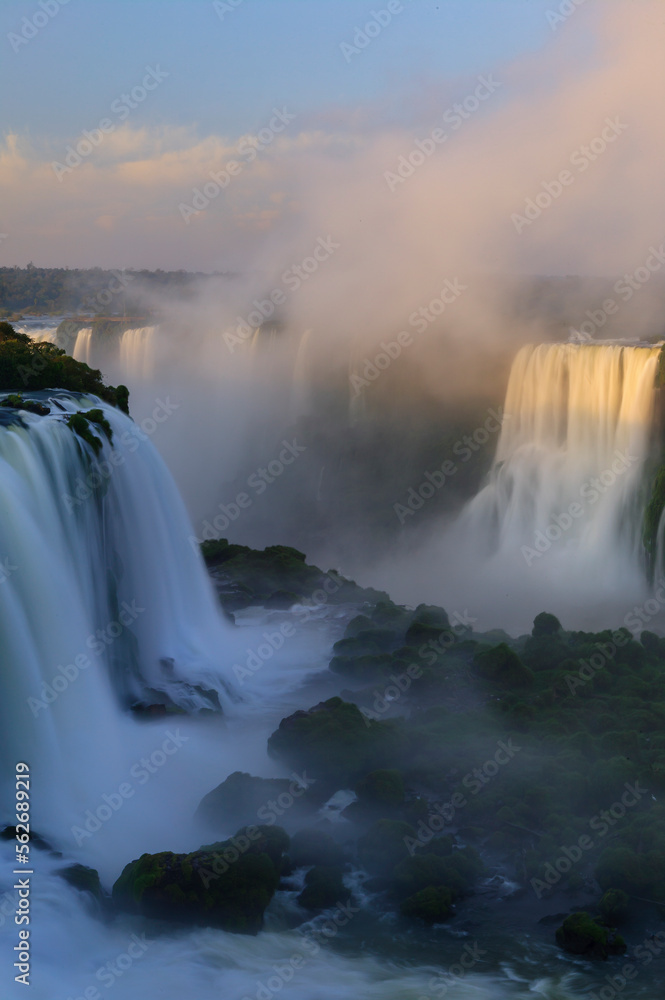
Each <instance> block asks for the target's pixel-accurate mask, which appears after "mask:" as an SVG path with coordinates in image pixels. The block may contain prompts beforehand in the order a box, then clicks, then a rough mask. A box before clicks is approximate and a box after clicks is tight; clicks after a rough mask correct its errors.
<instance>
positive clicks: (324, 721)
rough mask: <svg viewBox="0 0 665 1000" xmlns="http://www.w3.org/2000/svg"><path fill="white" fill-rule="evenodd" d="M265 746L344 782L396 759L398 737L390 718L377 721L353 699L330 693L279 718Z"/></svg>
mask: <svg viewBox="0 0 665 1000" xmlns="http://www.w3.org/2000/svg"><path fill="white" fill-rule="evenodd" d="M268 752H269V753H270V754H271V756H273V757H279V758H280V759H282V760H286V761H288V762H289V763H291V764H294V765H296V766H299V767H303V768H307V770H308V771H310V772H311V773H312V774H313V775H314V776H315V777H319V776H321V777H322V778H324V779H326V780H327V781H328V782H329V783H337V782H341V783H343V784H346V785H347V786H348V783H349V782H352V781H355V780H357V779H358V778H359V777H360V776H361V775H363V774H366V773H367V772H368V771H372V770H374V769H375V768H377V767H381V766H384V765H386V764H390V763H392V761H393V760H395V759H397V758H398V757H399V752H400V740H399V737H398V733H397V730H396V729H395V727H394V726H393V724H392V723H389V722H375V721H373V720H371V719H368V718H366V717H365V716H364V715H363V714H362V712H361V711H360V709H359V708H358V707H357V705H353V704H352V703H350V702H345V701H342V699H341V698H329V699H328V701H322V702H320V703H319V704H318V705H315V706H314V707H313V708H310V709H309V710H308V711H298V712H294V714H293V715H289V716H288V717H287V718H285V719H282V721H281V722H280V724H279V729H277V730H276V731H275V732H274V733H273V734H272V736H271V737H270V738H269V740H268Z"/></svg>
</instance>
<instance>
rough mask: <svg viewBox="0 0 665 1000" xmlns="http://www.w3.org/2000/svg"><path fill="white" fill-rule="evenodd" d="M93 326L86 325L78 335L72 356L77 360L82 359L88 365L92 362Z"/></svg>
mask: <svg viewBox="0 0 665 1000" xmlns="http://www.w3.org/2000/svg"><path fill="white" fill-rule="evenodd" d="M91 350H92V327H89V326H88V327H84V328H83V329H82V330H79V332H78V333H77V335H76V341H75V342H74V349H73V351H72V357H73V358H74V359H75V360H76V361H82V362H83V363H84V364H86V365H90V366H91V367H93V364H92V354H91Z"/></svg>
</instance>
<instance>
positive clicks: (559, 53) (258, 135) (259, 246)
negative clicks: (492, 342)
mask: <svg viewBox="0 0 665 1000" xmlns="http://www.w3.org/2000/svg"><path fill="white" fill-rule="evenodd" d="M562 10H563V11H564V13H561V11H562ZM658 11H659V8H658V5H657V4H654V3H653V2H652V0H582V2H581V3H579V0H578V5H576V4H575V3H574V2H573V0H558V2H555V0H376V2H375V3H371V2H360V0H228V2H224V0H217V2H216V3H213V2H210V0H187V2H183V0H112V2H106V0H67V2H66V3H64V2H63V0H35V2H33V0H22V2H13V0H3V3H2V5H1V6H0V45H1V46H2V47H3V49H4V52H3V58H2V60H1V61H0V74H1V75H2V76H1V79H0V86H1V87H2V92H3V94H4V95H5V100H4V101H3V103H2V109H1V111H0V122H1V124H2V134H1V135H0V195H1V196H2V201H1V202H0V234H1V235H0V263H1V264H3V265H14V264H18V265H25V264H26V263H27V262H28V261H29V260H32V261H33V262H34V263H35V264H37V265H39V266H67V267H85V266H94V265H99V266H103V267H147V268H155V267H163V268H185V269H188V270H203V271H215V270H237V269H241V270H242V269H252V268H261V267H263V266H265V256H266V254H269V253H270V252H273V249H274V247H275V245H279V244H280V243H283V242H287V243H290V242H292V241H295V242H296V243H297V242H298V239H299V240H300V243H301V244H302V245H303V246H304V245H305V243H306V242H307V235H306V234H309V237H310V238H314V237H315V236H317V235H318V234H319V232H320V231H322V230H321V229H320V227H321V226H323V227H324V228H325V220H321V221H319V219H318V218H317V216H319V215H320V209H321V206H322V205H325V204H326V203H327V202H328V201H331V202H339V201H340V199H342V200H344V199H343V198H342V196H343V195H344V194H345V193H346V195H347V197H346V200H344V204H345V205H346V204H349V203H350V204H352V205H353V213H352V214H354V216H357V218H358V219H359V220H361V216H362V198H363V197H364V192H363V190H362V189H360V190H359V189H358V185H357V183H356V182H357V181H358V179H359V178H360V177H366V178H367V179H368V181H369V180H370V179H371V182H372V184H375V185H376V189H377V190H379V189H380V191H381V193H382V194H383V195H385V196H386V197H387V195H388V194H390V195H391V196H393V195H394V194H395V186H393V190H392V191H391V190H390V180H389V178H387V177H386V175H387V174H390V173H391V171H394V169H396V165H397V164H398V163H399V156H400V155H409V154H410V152H411V150H412V148H413V143H414V142H417V141H420V142H422V141H425V140H426V139H427V136H428V135H430V133H431V130H432V128H433V127H436V125H437V123H438V124H439V125H440V124H441V117H442V114H443V113H444V112H445V111H446V109H448V108H450V107H452V106H453V105H454V104H455V103H456V102H458V101H460V100H462V99H467V98H468V99H470V100H471V102H472V104H473V94H474V93H475V92H476V88H477V87H479V86H481V85H482V81H485V85H484V86H485V90H484V91H483V94H485V91H487V90H488V89H489V91H490V93H489V94H488V96H487V99H486V98H485V96H483V98H482V100H480V101H479V102H477V103H479V107H478V108H477V110H476V109H474V111H473V115H472V120H471V121H470V122H469V124H468V125H467V123H466V121H465V123H464V129H463V136H462V133H460V137H453V136H450V138H451V139H452V138H454V139H455V155H454V156H449V157H448V159H447V158H446V154H447V153H448V152H449V150H450V149H451V148H452V147H453V143H452V142H451V143H450V144H449V146H448V147H446V149H445V152H444V151H443V150H441V151H439V150H438V149H437V152H436V156H433V157H432V160H431V163H432V164H434V162H435V161H436V164H437V169H438V171H439V181H438V184H439V185H443V186H444V187H445V188H446V189H448V190H450V188H451V185H452V183H453V181H451V180H447V173H446V172H447V170H448V166H447V164H448V162H449V161H450V169H451V170H452V171H453V173H452V174H451V175H450V176H451V178H453V179H454V183H455V184H456V185H459V184H460V183H461V182H460V180H459V178H460V177H461V176H462V175H464V174H465V173H466V170H465V166H464V163H463V162H462V164H461V166H460V164H459V163H458V162H457V161H458V160H459V159H460V156H461V151H462V148H463V146H462V143H467V144H468V147H467V155H468V156H469V157H473V158H474V160H473V163H472V164H471V165H472V166H473V168H474V169H475V167H476V166H477V163H478V158H480V160H481V161H482V162H484V163H485V164H486V165H487V166H488V167H489V166H490V165H491V163H492V161H493V158H494V156H495V155H496V157H497V159H498V160H499V161H501V160H505V159H506V157H505V156H504V151H503V146H504V144H505V143H506V141H507V136H510V137H511V140H512V142H511V149H512V151H513V154H514V151H515V150H516V149H517V148H518V147H519V146H520V145H522V144H524V145H525V151H524V155H520V156H519V157H518V160H517V161H516V162H515V165H514V166H511V165H510V164H506V163H504V164H502V168H501V177H502V178H503V177H504V175H505V173H506V172H510V171H511V170H512V172H513V174H515V173H519V172H520V171H521V170H522V167H523V165H524V163H525V162H527V161H529V160H530V158H531V157H532V153H533V149H532V148H531V147H533V148H534V149H541V148H542V147H543V146H545V147H547V146H548V144H549V139H550V138H551V136H550V134H549V133H550V129H551V126H552V123H553V121H554V120H555V119H556V117H557V112H556V110H553V108H554V105H555V106H556V107H564V108H567V109H568V110H567V111H566V112H565V114H566V115H568V118H569V117H570V107H571V104H570V101H571V98H570V93H569V91H570V86H571V80H573V81H575V80H577V83H578V86H579V88H580V94H581V99H580V102H579V103H580V104H581V105H584V104H585V103H586V97H587V95H589V94H591V93H595V95H596V98H595V100H596V104H597V105H599V102H600V103H602V101H601V99H600V97H599V93H600V92H599V90H598V88H599V87H600V86H603V87H605V92H606V93H607V91H608V86H609V85H608V82H607V80H605V81H604V83H603V81H602V74H603V72H606V70H607V60H608V58H609V56H610V53H611V52H612V47H613V46H615V54H616V38H617V32H616V28H617V24H619V26H621V21H622V19H624V21H625V25H626V34H627V38H628V42H627V50H630V53H631V54H632V53H633V52H634V51H635V49H634V47H633V46H632V45H631V43H630V37H631V34H634V33H635V32H636V31H637V30H638V28H639V29H640V30H642V31H646V32H647V34H648V35H649V36H652V35H653V29H654V27H656V28H657V30H658V31H662V27H663V24H662V22H663V20H665V18H660V17H659V14H658ZM609 12H613V15H611V16H610V14H609ZM612 16H613V17H614V21H613V22H612V23H613V25H614V29H613V28H612V23H610V22H611V21H612ZM640 19H642V20H643V21H644V22H645V23H644V24H641V25H640V24H638V25H637V26H636V23H635V22H636V21H637V22H639V21H640ZM608 24H609V27H608ZM613 30H614V34H613V35H612V31H613ZM619 37H621V32H619ZM608 39H609V41H608ZM631 57H632V56H631ZM627 58H628V57H627ZM645 72H646V71H645ZM594 73H595V74H596V75H597V80H594V79H593V74H594ZM619 75H620V74H619ZM479 80H480V81H481V83H480V84H479ZM488 80H489V81H490V83H489V86H488V84H487V81H488ZM492 80H496V81H497V83H496V85H495V89H493V84H492V82H491V81H492ZM559 98H561V100H560V102H559V104H557V103H556V102H557V101H558V100H559ZM553 102H554V105H553ZM574 105H575V102H574V101H573V106H574ZM615 105H616V102H612V100H609V101H608V104H607V109H606V110H607V115H608V116H609V115H611V114H613V113H615V112H616V110H617V109H616V107H615ZM538 108H541V109H542V110H543V117H542V120H541V118H540V117H539V113H538ZM604 110H605V109H604V108H603V107H602V106H597V107H595V108H594V116H593V118H594V121H597V123H598V126H597V127H598V128H601V127H604V120H605V117H604V115H603V111H604ZM547 114H553V115H554V118H552V119H550V120H549V121H548V119H547V117H546V115H547ZM502 116H503V125H500V120H501V117H502ZM470 117H471V116H470ZM516 118H517V119H519V120H520V121H521V122H522V130H521V131H519V130H517V126H516ZM561 124H562V123H561V122H558V125H557V127H559V128H560V127H561ZM499 127H500V136H501V138H500V139H499V140H498V141H497V131H496V130H497V129H498V128H499ZM589 127H591V126H589ZM595 127H596V126H595V125H594V126H593V128H594V129H595ZM540 130H542V139H543V142H541V136H540ZM572 131H573V132H575V129H573V130H572ZM587 132H588V129H587ZM587 132H585V131H584V130H582V131H581V132H580V135H581V136H582V138H584V136H585V135H586V134H587ZM86 133H87V134H86ZM594 137H595V131H591V132H589V133H588V139H589V140H591V139H592V138H594ZM574 139H575V141H574V142H573V136H572V134H571V138H570V140H568V139H567V138H566V137H564V135H563V134H562V136H561V151H562V152H561V157H560V162H561V163H565V162H566V159H567V158H568V157H569V156H570V155H571V154H572V152H573V150H574V149H575V148H576V141H577V134H575V136H574ZM571 142H573V144H572V145H571ZM527 146H528V147H529V148H526V147H527ZM621 147H623V149H625V148H626V147H625V144H624V143H623V140H621V142H617V150H620V149H621ZM400 150H404V151H405V152H404V153H400ZM614 152H615V151H614V150H612V152H611V156H608V157H607V164H606V165H605V164H604V165H603V167H602V170H603V172H606V171H607V169H608V168H609V164H610V161H612V162H614V161H616V160H617V158H619V159H620V158H621V155H622V154H621V152H618V153H617V157H615V156H614ZM68 156H69V158H68ZM453 160H455V161H456V162H455V163H452V161H453ZM230 163H234V164H235V166H234V167H231V168H230V170H231V173H229V164H230ZM430 166H431V164H430V163H428V164H427V165H426V168H425V169H423V172H422V176H423V178H424V176H425V173H426V172H427V171H429V167H430ZM615 166H616V163H615ZM405 169H407V170H408V167H407V168H405ZM551 169H552V171H553V172H554V174H555V175H556V174H557V173H558V169H560V164H559V163H557V159H556V157H554V158H553V159H552V166H551ZM460 170H461V174H460V173H459V171H460ZM533 170H534V171H535V172H534V173H533V175H532V176H533V181H531V179H529V180H528V181H525V182H524V184H523V185H522V186H520V185H518V187H517V194H516V196H515V199H514V200H515V208H516V210H517V209H519V208H520V204H521V203H523V202H524V201H525V198H526V197H527V196H528V195H529V193H530V191H531V190H532V189H533V188H532V185H533V184H535V185H536V189H537V187H538V185H539V184H540V183H542V182H544V181H546V180H547V179H548V176H549V175H548V172H547V171H548V170H549V167H548V166H547V165H545V166H540V165H538V166H535V165H534V166H533ZM234 171H235V172H234ZM456 171H457V172H456ZM211 175H214V176H215V177H216V180H215V181H212V180H211ZM596 176H597V180H599V179H600V172H599V173H598V174H597V175H596ZM324 177H325V182H324V181H323V178H324ZM319 178H320V179H321V183H320V184H318V183H317V182H318V180H319ZM615 179H616V178H615ZM396 183H397V184H398V185H399V186H400V187H401V184H402V179H401V178H400V180H399V181H398V182H396ZM429 183H430V184H431V185H432V187H427V185H426V183H425V182H424V181H423V183H422V184H420V185H419V186H420V188H421V191H422V192H423V198H422V199H421V203H420V207H419V211H422V212H423V219H424V224H425V225H426V224H427V221H426V218H425V217H426V216H427V214H428V213H427V210H426V209H423V207H422V203H423V202H424V201H426V200H427V199H426V198H425V197H424V195H425V193H427V195H428V197H430V198H434V195H433V194H432V192H433V191H434V190H436V187H437V179H436V178H431V179H430V181H429ZM488 183H489V184H490V185H491V181H489V180H488ZM206 184H207V185H208V187H207V189H204V185H206ZM386 185H387V190H386ZM499 187H500V188H501V189H503V188H504V187H505V184H504V181H503V180H501V182H500V183H499ZM579 187H580V189H581V185H579ZM215 188H217V191H216V193H215ZM413 188H414V189H415V185H413ZM197 190H198V191H199V192H200V193H199V194H198V196H197V195H196V192H197ZM204 190H205V191H207V194H206V193H204ZM397 194H398V196H399V195H401V190H398V191H397ZM522 195H523V197H522ZM209 196H210V197H209ZM465 197H466V195H465V196H464V197H463V198H462V201H464V200H465ZM469 197H470V196H469ZM196 198H198V201H195V199H196ZM482 198H484V193H483V194H482V195H481V200H482ZM402 200H403V201H406V198H404V199H402ZM457 200H459V199H457ZM472 201H473V204H474V205H475V204H476V203H477V201H478V199H477V198H475V197H474V198H473V199H472ZM571 201H572V199H571ZM387 204H388V205H389V206H390V207H391V208H392V206H394V205H396V204H397V202H396V201H395V200H394V199H393V201H392V202H391V201H389V202H388V203H387ZM201 206H203V207H201ZM405 208H406V206H405V205H402V207H401V208H400V212H404V210H405ZM453 208H454V206H453ZM376 211H378V210H376ZM487 211H488V212H489V214H490V215H491V214H492V213H491V210H490V209H489V208H488V209H487ZM501 212H502V213H503V214H502V218H503V217H504V216H505V209H504V208H503V207H502V208H501ZM508 214H510V213H508ZM375 217H376V216H375ZM474 224H475V223H474ZM617 224H618V223H617ZM328 225H329V223H328ZM476 228H478V227H477V226H476ZM609 228H610V229H611V228H612V226H611V225H610V227H609ZM541 231H542V232H544V228H543V229H542V230H541ZM295 234H298V235H297V237H296V235H295ZM656 236H657V233H656V234H655V235H654V238H655V237H656ZM490 242H492V243H493V241H492V240H490ZM525 244H526V241H523V245H525ZM517 256H519V254H518V255H517ZM525 256H526V257H527V258H528V257H529V254H526V255H525ZM503 258H504V250H503V248H502V247H494V250H493V253H492V254H491V255H490V258H488V263H489V264H490V265H491V266H497V265H498V263H500V261H501V260H502V259H503ZM581 263H582V262H581V261H580V265H579V266H581ZM523 265H524V260H523V261H522V262H521V265H520V263H519V262H518V266H523ZM538 265H539V266H540V267H549V268H550V269H556V268H557V267H561V268H563V270H564V271H566V270H569V269H570V268H568V267H565V266H564V262H563V261H560V260H557V262H554V260H553V259H552V260H548V258H547V253H545V252H543V253H542V262H541V260H540V259H539V260H538Z"/></svg>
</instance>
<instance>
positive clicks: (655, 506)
mask: <svg viewBox="0 0 665 1000" xmlns="http://www.w3.org/2000/svg"><path fill="white" fill-rule="evenodd" d="M660 358H661V362H662V358H663V352H662V351H661V353H660ZM663 510H665V465H661V466H660V467H659V468H658V471H657V472H656V474H655V476H654V479H653V483H652V485H651V494H650V497H649V500H648V502H647V505H646V507H645V509H644V521H643V524H642V541H643V543H644V548H645V550H646V553H647V555H648V556H649V558H650V559H651V560H653V558H654V557H655V555H656V543H657V537H658V525H659V524H660V519H661V516H662V513H663Z"/></svg>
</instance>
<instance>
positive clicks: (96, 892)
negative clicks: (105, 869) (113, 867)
mask: <svg viewBox="0 0 665 1000" xmlns="http://www.w3.org/2000/svg"><path fill="white" fill-rule="evenodd" d="M56 875H59V876H60V878H62V879H64V880H65V882H67V883H68V884H69V885H71V886H73V887H74V889H78V890H79V892H89V893H90V895H91V896H93V897H94V898H95V899H96V900H97V902H98V903H103V902H104V901H105V895H104V890H103V889H102V884H101V882H100V881H99V872H98V871H97V870H96V869H95V868H88V866H87V865H78V864H77V865H67V867H66V868H59V869H58V870H57V872H56Z"/></svg>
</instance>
